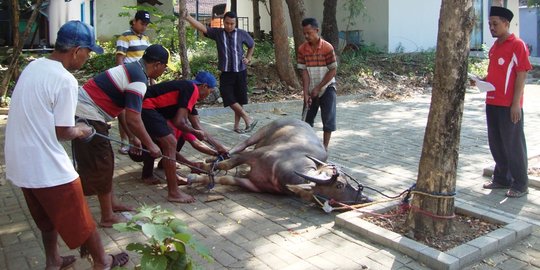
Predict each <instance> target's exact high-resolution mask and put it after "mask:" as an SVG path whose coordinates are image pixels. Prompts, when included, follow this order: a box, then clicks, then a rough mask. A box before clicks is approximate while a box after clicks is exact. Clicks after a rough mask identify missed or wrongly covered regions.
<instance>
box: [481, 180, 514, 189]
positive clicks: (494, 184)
mask: <svg viewBox="0 0 540 270" xmlns="http://www.w3.org/2000/svg"><path fill="white" fill-rule="evenodd" d="M482 187H483V188H485V189H507V188H509V187H510V186H505V185H501V184H499V183H497V182H495V181H489V182H487V183H485V184H484V185H483V186H482Z"/></svg>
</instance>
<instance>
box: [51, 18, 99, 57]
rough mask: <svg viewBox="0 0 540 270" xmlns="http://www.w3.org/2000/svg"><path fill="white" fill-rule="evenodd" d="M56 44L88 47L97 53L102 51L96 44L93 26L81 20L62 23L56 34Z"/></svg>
mask: <svg viewBox="0 0 540 270" xmlns="http://www.w3.org/2000/svg"><path fill="white" fill-rule="evenodd" d="M56 45H63V46H66V47H81V48H88V49H90V50H92V51H94V52H96V53H97V54H102V53H103V48H101V47H100V46H98V45H97V44H96V36H95V35H94V28H93V27H92V26H90V25H88V24H86V23H83V22H81V21H69V22H67V23H65V24H64V25H62V27H60V30H58V34H57V36H56Z"/></svg>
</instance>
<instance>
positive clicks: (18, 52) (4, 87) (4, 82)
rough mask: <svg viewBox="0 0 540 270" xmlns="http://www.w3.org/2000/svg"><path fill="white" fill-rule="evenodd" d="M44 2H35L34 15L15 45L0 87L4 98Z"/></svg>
mask: <svg viewBox="0 0 540 270" xmlns="http://www.w3.org/2000/svg"><path fill="white" fill-rule="evenodd" d="M14 1H16V0H14ZM42 2H43V0H37V1H36V3H35V4H34V7H35V8H34V10H33V11H32V15H31V16H30V18H29V19H28V22H27V24H26V28H25V29H24V32H23V34H22V36H21V38H20V39H19V40H18V41H17V47H13V56H12V57H13V58H11V61H10V63H9V66H8V69H7V71H6V75H5V76H4V79H3V80H2V85H1V87H2V88H0V94H1V95H0V96H2V99H5V97H6V96H7V90H8V89H7V88H8V84H9V81H10V80H11V76H12V75H13V73H14V72H15V69H16V68H17V64H18V62H19V55H21V51H22V49H23V46H24V41H25V40H26V38H27V37H28V34H30V30H31V29H32V25H33V24H34V21H35V20H36V17H37V15H38V14H39V10H40V8H41V3H42ZM13 12H17V13H18V12H19V10H18V9H17V11H13ZM17 31H18V29H17Z"/></svg>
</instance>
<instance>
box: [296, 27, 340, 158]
mask: <svg viewBox="0 0 540 270" xmlns="http://www.w3.org/2000/svg"><path fill="white" fill-rule="evenodd" d="M302 26H303V28H304V37H305V38H306V42H304V43H303V44H302V45H300V47H299V48H298V53H297V55H298V57H297V58H298V59H297V62H298V69H300V70H301V72H302V84H303V86H304V88H303V92H304V110H306V109H307V110H308V111H307V114H306V117H305V119H303V120H304V121H306V123H308V124H309V125H311V126H313V122H314V120H315V116H317V112H318V111H319V107H320V108H321V119H322V124H323V144H324V148H325V149H326V151H328V143H329V142H330V136H332V132H333V131H335V130H336V79H335V78H334V77H335V76H336V69H337V62H336V54H335V53H334V47H332V45H331V44H330V43H328V42H327V41H325V40H324V39H322V38H321V37H320V36H319V23H318V22H317V20H315V19H314V18H306V19H304V20H303V21H302Z"/></svg>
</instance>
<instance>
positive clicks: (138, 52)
mask: <svg viewBox="0 0 540 270" xmlns="http://www.w3.org/2000/svg"><path fill="white" fill-rule="evenodd" d="M148 46H150V40H149V39H148V36H146V35H144V34H140V35H137V34H135V32H133V29H130V30H127V31H126V32H124V33H122V35H120V36H119V37H118V39H117V40H116V54H122V55H125V56H126V57H125V58H124V64H127V63H131V62H135V61H137V60H139V59H140V58H141V57H142V56H143V54H144V50H146V48H147V47H148Z"/></svg>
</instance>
